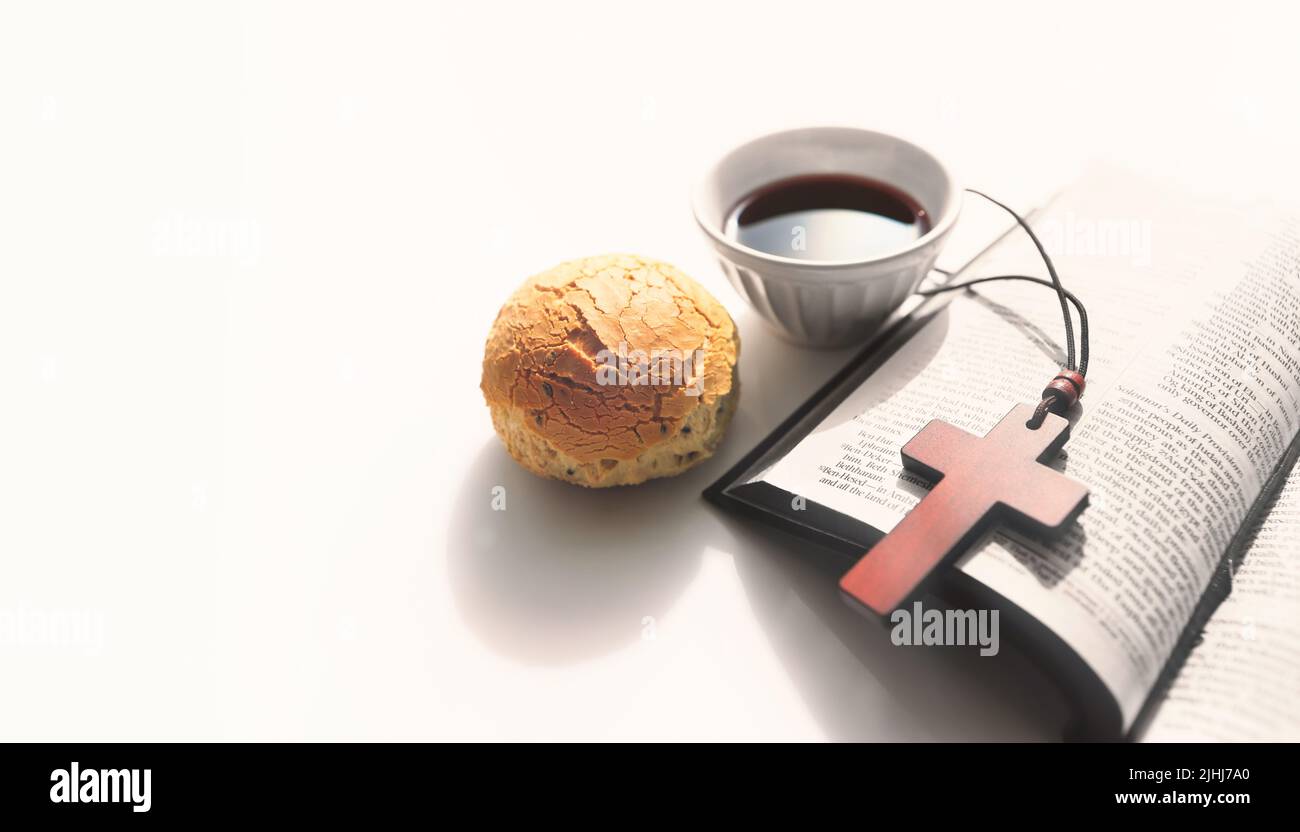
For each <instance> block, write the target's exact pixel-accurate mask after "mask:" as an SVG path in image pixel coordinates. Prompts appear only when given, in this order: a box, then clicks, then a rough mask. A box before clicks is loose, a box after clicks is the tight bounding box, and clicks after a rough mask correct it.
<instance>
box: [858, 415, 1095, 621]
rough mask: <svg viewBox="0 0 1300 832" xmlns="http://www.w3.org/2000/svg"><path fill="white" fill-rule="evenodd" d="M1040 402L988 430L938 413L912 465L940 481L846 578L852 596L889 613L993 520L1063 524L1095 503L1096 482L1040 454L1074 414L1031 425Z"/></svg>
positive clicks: (918, 439)
mask: <svg viewBox="0 0 1300 832" xmlns="http://www.w3.org/2000/svg"><path fill="white" fill-rule="evenodd" d="M1033 412H1034V407H1033V406H1032V405H1027V404H1021V405H1017V406H1016V407H1014V408H1012V410H1011V412H1010V413H1008V414H1007V415H1006V416H1004V417H1003V419H1002V421H1001V422H998V424H997V427H995V428H993V430H991V431H989V433H988V435H987V436H985V437H984V438H983V439H981V438H979V437H978V436H972V435H971V434H969V433H967V432H966V431H964V430H961V429H960V428H956V427H953V426H952V425H950V424H948V423H947V422H941V421H939V420H938V419H934V420H932V421H931V422H930V423H929V424H928V425H926V426H925V427H924V428H922V429H921V432H920V433H918V434H917V435H916V436H914V437H912V439H911V441H910V442H908V443H907V444H906V445H904V446H903V467H905V468H907V469H908V470H909V471H913V472H915V473H917V474H920V475H921V476H923V477H925V478H926V479H929V480H932V481H933V480H937V481H938V482H937V484H936V485H935V486H934V488H932V489H931V490H930V493H929V494H927V495H926V496H925V497H923V498H922V499H921V502H920V503H918V504H917V505H916V507H915V508H913V509H912V510H911V511H910V512H908V513H907V516H906V517H904V518H903V519H902V521H901V522H900V523H899V524H898V525H897V526H895V527H894V529H893V531H891V532H890V533H889V534H887V535H885V537H884V539H882V540H881V541H880V542H879V543H877V544H876V545H875V546H873V547H872V548H871V549H870V550H869V551H868V552H867V554H866V555H865V556H864V557H863V558H862V559H861V560H859V561H858V562H857V564H855V565H854V567H853V568H852V569H850V570H849V571H848V572H847V573H845V575H844V577H843V578H841V579H840V589H841V590H843V592H844V595H845V597H846V598H847V599H851V601H852V602H853V603H855V604H861V605H862V606H864V607H866V608H867V609H869V610H871V611H872V612H874V613H876V614H877V615H882V616H883V615H889V614H890V613H891V612H892V611H893V610H894V609H896V608H897V607H898V606H899V605H900V604H901V603H902V602H903V601H905V600H907V598H908V597H910V596H911V595H912V594H913V593H915V592H916V590H917V589H918V587H920V585H921V582H922V581H924V580H925V579H926V578H927V577H928V576H929V575H930V573H931V572H933V571H934V570H935V569H937V568H938V567H939V566H940V565H941V564H943V563H946V562H947V561H950V560H951V559H953V558H955V557H956V556H957V554H958V553H960V552H961V551H963V550H964V549H966V547H968V546H970V544H971V543H973V542H975V540H976V539H977V538H978V537H979V536H980V534H981V533H982V532H983V531H984V529H985V527H987V526H988V525H991V524H995V523H1007V524H1014V525H1017V526H1019V527H1021V528H1023V529H1025V530H1027V531H1030V532H1037V533H1040V534H1041V533H1051V532H1059V531H1061V530H1063V529H1064V528H1065V527H1066V525H1067V524H1068V523H1069V522H1070V521H1071V520H1073V519H1074V517H1075V516H1076V515H1077V514H1078V513H1079V512H1080V511H1082V510H1083V508H1084V506H1086V505H1087V504H1088V489H1087V488H1085V487H1084V486H1082V485H1080V484H1079V483H1077V482H1075V481H1074V480H1072V479H1070V478H1068V477H1066V476H1064V475H1063V474H1058V473H1057V472H1056V471H1053V470H1052V469H1050V468H1047V467H1044V466H1043V465H1041V464H1040V463H1043V462H1047V461H1048V460H1050V459H1051V458H1052V457H1054V456H1055V455H1056V452H1057V451H1059V450H1060V449H1061V446H1062V445H1064V444H1065V440H1066V439H1068V438H1069V435H1070V423H1069V422H1068V421H1066V420H1065V419H1063V418H1061V417H1060V416H1057V415H1056V414H1054V413H1048V414H1047V415H1046V417H1045V418H1044V419H1043V423H1042V424H1041V425H1039V426H1038V428H1037V429H1031V428H1029V427H1027V425H1026V423H1027V422H1028V421H1029V417H1030V416H1031V415H1033Z"/></svg>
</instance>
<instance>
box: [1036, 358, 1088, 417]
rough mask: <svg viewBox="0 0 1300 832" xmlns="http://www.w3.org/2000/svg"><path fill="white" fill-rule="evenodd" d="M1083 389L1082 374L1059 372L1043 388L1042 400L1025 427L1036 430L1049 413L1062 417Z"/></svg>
mask: <svg viewBox="0 0 1300 832" xmlns="http://www.w3.org/2000/svg"><path fill="white" fill-rule="evenodd" d="M1083 387H1084V383H1083V374H1082V373H1078V372H1075V371H1074V370H1064V369H1063V370H1061V372H1059V373H1057V374H1056V378H1054V379H1052V380H1051V382H1050V383H1049V384H1048V385H1047V386H1046V387H1044V388H1043V400H1042V401H1041V402H1039V403H1038V407H1036V408H1034V414H1033V415H1032V416H1030V417H1029V421H1028V422H1026V423H1025V426H1026V427H1028V428H1029V429H1030V430H1038V426H1039V425H1041V424H1042V423H1043V418H1044V417H1045V416H1047V414H1048V413H1049V412H1050V413H1055V414H1056V415H1057V416H1064V415H1065V414H1066V413H1068V412H1069V410H1070V408H1072V407H1074V403H1075V402H1077V401H1078V400H1079V397H1080V396H1082V395H1083Z"/></svg>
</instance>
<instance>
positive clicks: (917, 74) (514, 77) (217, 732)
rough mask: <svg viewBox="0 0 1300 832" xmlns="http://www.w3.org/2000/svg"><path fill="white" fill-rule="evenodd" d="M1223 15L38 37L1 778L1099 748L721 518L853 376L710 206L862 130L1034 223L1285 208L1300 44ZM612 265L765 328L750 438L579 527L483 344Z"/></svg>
mask: <svg viewBox="0 0 1300 832" xmlns="http://www.w3.org/2000/svg"><path fill="white" fill-rule="evenodd" d="M1192 6H1193V4H1187V3H1182V4H1171V5H1169V6H1167V7H1146V6H1145V5H1141V6H1139V4H1133V3H1119V4H1101V3H1086V4H1082V3H1073V4H1069V5H1057V6H1055V7H1053V6H1051V5H1050V4H1045V3H1024V4H1016V5H1009V6H996V5H990V4H983V3H981V4H974V3H960V4H957V3H954V4H951V5H950V4H946V3H936V2H927V3H919V4H910V3H908V4H904V3H889V4H878V3H852V4H849V3H839V4H822V3H808V2H799V3H776V4H760V3H754V2H746V3H729V4H720V3H719V4H715V3H700V2H692V3H682V4H672V3H655V4H642V5H639V6H635V7H633V6H616V5H615V4H590V5H560V4H550V3H548V4H530V5H528V6H524V5H522V4H521V5H520V6H518V7H515V6H507V5H498V4H490V3H463V4H456V5H454V6H451V5H440V4H431V3H426V4H390V3H366V4H361V3H357V4H321V3H310V4H308V3H304V4H294V5H290V4H279V3H271V4H266V3H249V4H243V5H235V4H221V3H210V4H192V3H156V4H147V5H146V4H134V3H130V4H120V5H118V4H112V5H110V4H85V5H65V4H60V3H41V4H30V5H28V6H26V7H25V8H16V7H14V6H12V5H11V6H7V7H6V8H5V10H4V12H3V13H0V150H2V151H3V153H2V155H0V384H2V385H3V386H2V388H0V389H2V390H3V399H2V400H0V569H2V572H0V574H2V577H0V661H2V662H3V665H4V668H5V676H6V680H7V682H6V684H5V686H4V694H3V697H2V698H0V704H2V707H0V736H3V737H4V738H6V739H27V738H41V739H61V738H69V739H73V738H75V739H98V738H103V739H172V738H222V737H228V738H317V737H321V738H519V739H540V738H576V739H601V738H734V739H751V738H772V739H821V738H832V739H876V738H878V739H902V738H968V737H978V738H1022V737H1050V736H1053V735H1054V734H1059V731H1060V723H1061V719H1062V715H1061V713H1060V710H1059V708H1058V707H1057V706H1056V705H1054V704H1052V701H1051V697H1050V696H1049V695H1048V693H1047V689H1046V688H1044V686H1043V683H1042V681H1041V680H1040V679H1038V678H1037V677H1036V676H1035V674H1034V673H1033V671H1032V669H1031V668H1029V667H1027V666H1026V664H1025V663H1024V662H1023V661H1022V660H1019V659H1018V658H1017V657H1015V656H1014V655H1012V654H1010V653H1007V652H1004V654H1003V655H1002V656H1000V657H998V658H997V659H978V658H976V657H975V656H974V655H973V654H972V653H970V652H966V653H962V652H958V651H943V650H928V651H927V650H903V649H900V648H894V647H892V646H890V644H889V642H888V639H887V633H886V632H885V631H883V630H878V629H875V628H873V627H871V626H869V625H866V624H865V623H864V622H863V621H861V620H859V619H858V618H857V617H856V616H855V615H854V614H853V613H852V612H851V611H849V610H847V609H845V608H843V607H842V605H841V602H840V601H839V600H838V598H837V595H836V591H835V587H834V581H833V578H831V577H828V576H827V575H824V574H822V573H820V572H818V571H817V570H816V569H814V568H812V567H810V566H808V565H806V564H805V563H804V562H803V561H801V560H799V559H796V558H794V557H792V556H791V554H790V552H789V549H788V548H787V547H786V546H785V544H783V543H779V542H777V541H774V540H769V539H768V537H767V535H766V534H765V533H764V532H763V531H762V530H760V529H757V528H755V527H752V526H750V525H748V524H746V523H744V522H742V521H739V520H737V519H736V518H732V517H728V516H723V515H721V514H719V513H717V512H716V511H714V510H712V509H710V508H707V507H706V506H705V505H704V504H703V503H702V501H701V500H700V498H699V492H700V490H701V489H702V488H703V487H704V486H705V485H706V484H707V483H708V482H710V481H711V480H712V479H713V478H715V477H716V476H718V475H719V474H720V473H721V472H722V471H724V470H725V468H726V467H727V466H728V465H729V464H730V463H731V462H732V461H734V460H735V459H737V458H738V457H739V456H740V455H741V454H743V452H744V451H746V450H747V449H748V448H750V447H752V446H753V444H754V443H755V442H757V441H758V440H759V439H760V438H761V437H762V436H763V435H764V434H765V433H766V432H767V431H768V430H770V429H771V428H772V427H773V426H774V425H775V424H776V423H777V422H779V421H780V420H781V418H783V417H784V416H785V415H786V414H787V413H788V412H789V411H790V410H791V409H792V408H793V407H794V406H795V405H796V404H797V403H798V402H799V401H801V400H802V399H803V398H804V397H805V396H806V395H807V394H808V393H809V392H811V391H812V390H813V389H814V388H815V387H816V386H817V385H819V384H820V383H821V381H822V380H824V379H825V378H826V377H827V376H828V375H829V374H830V373H832V372H833V371H834V369H835V368H836V367H837V366H838V365H839V364H840V363H841V362H842V360H843V358H844V356H845V353H810V352H804V351H801V350H798V349H795V348H792V347H788V346H786V345H784V344H782V343H780V342H778V341H776V340H775V339H773V338H772V337H771V336H769V335H768V334H767V333H766V332H765V331H764V330H763V329H762V328H761V324H760V323H759V322H758V320H757V319H756V318H755V317H754V316H753V315H752V314H751V313H750V312H749V311H748V310H747V309H746V308H745V307H744V305H743V303H742V302H741V301H740V299H739V298H738V297H737V296H736V294H735V293H734V292H733V291H732V290H731V289H730V287H729V286H727V285H726V284H725V283H724V281H723V280H722V278H721V275H720V273H719V272H718V270H717V268H716V266H715V265H714V263H713V262H712V260H711V259H710V256H709V254H708V252H707V250H706V248H705V246H704V243H703V242H702V240H701V239H700V238H699V235H698V234H697V232H696V230H695V229H694V227H693V225H692V222H691V219H690V215H689V209H688V205H687V194H688V191H689V187H690V185H691V184H692V182H693V180H694V178H695V177H696V175H697V174H698V173H699V172H700V171H701V170H702V169H703V167H704V166H705V165H706V164H707V163H708V162H709V161H710V160H711V159H712V158H713V157H714V156H716V155H717V154H719V153H721V152H722V151H724V150H726V149H727V148H728V147H729V146H731V145H733V144H735V143H737V142H739V141H741V140H743V139H745V138H748V137H750V136H752V135H755V134H758V133H762V132H765V131H768V130H773V129H779V128H783V127H790V126H799V125H805V124H836V123H839V124H849V125H859V126H867V127H873V128H876V129H883V130H887V131H892V132H898V133H901V134H903V135H907V136H909V137H912V138H914V139H916V140H919V141H921V142H922V143H924V144H926V145H927V146H929V147H931V148H932V149H934V150H935V151H936V152H938V153H940V155H942V156H943V157H944V158H946V159H947V160H948V161H949V162H950V163H951V164H952V165H953V166H954V167H955V168H956V169H957V170H958V171H959V173H960V174H961V175H962V176H963V178H964V179H965V180H966V181H967V182H969V183H971V184H974V185H977V186H979V187H982V188H985V189H987V190H989V191H991V192H993V193H995V194H1004V195H1011V198H1013V199H1017V198H1020V197H1019V195H1023V194H1027V193H1040V192H1042V191H1045V190H1050V189H1051V188H1053V187H1055V186H1057V185H1059V184H1063V183H1064V182H1065V181H1066V180H1067V179H1068V177H1069V176H1070V174H1071V172H1072V171H1073V170H1074V169H1075V168H1076V167H1077V166H1078V165H1079V164H1080V163H1081V162H1082V161H1084V160H1086V159H1088V158H1090V157H1094V156H1106V157H1109V158H1112V159H1117V160H1120V161H1123V162H1127V163H1128V164H1131V165H1133V166H1134V167H1135V168H1137V169H1140V170H1144V171H1149V172H1153V173H1156V174H1158V175H1162V176H1165V177H1169V178H1172V179H1175V180H1179V181H1181V182H1183V183H1185V184H1187V185H1189V186H1192V187H1205V188H1209V189H1211V190H1216V189H1217V190H1231V191H1234V192H1236V193H1271V194H1274V195H1279V196H1289V195H1290V194H1293V193H1294V192H1295V189H1296V186H1297V184H1298V183H1297V171H1298V170H1300V166H1298V165H1297V163H1296V157H1295V148H1296V147H1297V146H1300V108H1298V107H1297V106H1296V83H1297V81H1298V80H1300V58H1297V55H1298V54H1300V53H1297V50H1296V49H1295V33H1296V31H1297V21H1296V20H1295V19H1294V18H1293V16H1292V15H1291V14H1289V13H1284V12H1279V11H1276V10H1270V7H1269V6H1259V7H1255V6H1253V5H1252V4H1249V3H1240V2H1239V3H1233V4H1229V5H1226V6H1221V7H1216V8H1215V9H1213V10H1201V9H1197V8H1192ZM1278 8H1281V5H1280V4H1279V5H1278ZM1117 213H1120V214H1121V215H1122V211H1117ZM619 250H629V251H635V252H640V253H644V254H647V255H651V256H656V257H660V258H663V259H667V260H670V261H672V262H674V263H676V264H677V265H678V266H680V267H682V268H683V269H685V270H686V271H687V272H688V273H690V274H692V275H694V276H696V277H697V278H698V279H700V280H701V281H702V282H704V283H705V284H706V285H707V286H708V287H710V289H712V290H713V291H714V293H715V294H716V295H717V296H718V297H719V298H720V299H721V300H722V301H723V303H724V304H725V305H726V306H727V307H728V308H729V309H730V310H731V311H732V313H733V315H734V316H735V317H736V319H737V321H738V323H739V326H740V328H741V332H742V336H743V339H744V352H743V355H742V361H741V366H742V377H743V378H742V390H743V395H742V404H741V411H740V413H739V415H738V416H737V420H736V422H735V424H734V427H733V429H732V434H731V436H730V437H729V439H728V441H727V442H726V444H725V446H724V448H723V450H722V452H721V454H720V455H719V456H718V457H717V458H715V459H714V460H712V461H711V462H710V463H709V464H707V465H705V466H702V467H701V468H698V469H696V470H695V471H693V472H691V473H690V474H688V475H686V476H683V477H681V478H679V479H677V480H674V481H667V482H663V481H661V482H657V483H654V484H651V485H648V486H645V487H642V488H638V489H632V490H620V491H616V492H609V493H599V492H586V491H579V490H576V489H573V488H570V487H568V486H565V485H562V484H555V483H548V482H544V481H541V480H538V479H535V478H533V477H532V476H531V475H528V474H526V473H524V472H522V471H521V470H520V469H518V468H517V467H516V466H515V465H514V464H513V463H512V462H511V461H510V459H509V458H508V457H507V456H506V454H505V452H504V451H503V449H502V448H501V447H500V446H499V443H498V442H497V440H496V438H495V436H494V434H493V432H492V428H491V424H490V422H489V419H488V414H487V409H486V407H485V406H484V405H483V403H482V399H481V396H480V394H479V392H478V389H477V384H478V374H479V361H480V360H481V349H482V342H483V339H484V336H485V335H486V332H487V329H488V326H489V324H490V323H491V320H492V318H493V317H494V315H495V313H496V310H497V308H498V307H499V305H500V303H501V302H502V301H503V300H504V299H505V297H506V296H507V295H508V294H509V292H510V291H511V290H512V289H513V288H514V287H515V286H516V285H517V284H518V283H519V282H520V281H522V280H523V279H524V278H525V277H526V276H528V275H529V274H531V273H533V272H536V271H539V270H542V269H544V268H547V267H549V266H551V265H553V264H554V263H556V262H558V261H560V260H564V259H568V258H572V257H577V256H582V255H587V254H594V253H600V252H607V251H619ZM494 485H504V486H506V488H507V494H508V509H507V511H506V512H504V513H493V512H492V511H491V510H490V506H489V500H490V496H491V495H490V488H491V487H492V486H494Z"/></svg>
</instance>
